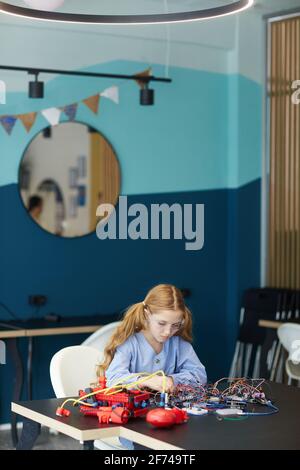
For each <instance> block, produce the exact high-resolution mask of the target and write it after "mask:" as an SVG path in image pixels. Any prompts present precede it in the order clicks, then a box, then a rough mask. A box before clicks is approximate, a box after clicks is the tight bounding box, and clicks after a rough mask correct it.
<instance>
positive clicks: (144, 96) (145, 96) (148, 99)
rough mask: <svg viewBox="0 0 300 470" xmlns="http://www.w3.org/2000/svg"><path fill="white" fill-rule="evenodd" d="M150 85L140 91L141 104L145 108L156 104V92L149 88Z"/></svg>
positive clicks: (146, 84)
mask: <svg viewBox="0 0 300 470" xmlns="http://www.w3.org/2000/svg"><path fill="white" fill-rule="evenodd" d="M148 86H149V85H148V83H145V85H144V87H143V88H142V89H141V90H140V104H141V105H143V106H151V105H153V104H154V90H152V89H151V88H148Z"/></svg>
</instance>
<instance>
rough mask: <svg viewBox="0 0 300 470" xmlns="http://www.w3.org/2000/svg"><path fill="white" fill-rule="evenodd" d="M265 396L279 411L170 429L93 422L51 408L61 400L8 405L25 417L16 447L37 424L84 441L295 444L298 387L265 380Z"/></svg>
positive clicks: (23, 445) (209, 418)
mask: <svg viewBox="0 0 300 470" xmlns="http://www.w3.org/2000/svg"><path fill="white" fill-rule="evenodd" d="M269 398H270V399H272V401H273V402H274V403H275V404H276V406H277V407H278V408H279V413H277V414H274V415H270V416H261V417H260V416H258V417H254V416H253V417H249V418H248V419H245V420H242V421H225V420H223V421H219V420H218V419H217V418H216V416H215V415H206V416H191V417H190V419H189V421H188V423H185V424H181V425H176V426H174V427H173V428H172V429H153V428H151V427H149V425H148V424H147V423H146V421H145V420H144V419H142V418H138V419H132V420H130V421H129V422H128V423H127V424H126V425H122V426H119V425H99V424H98V421H97V418H94V417H86V416H83V415H81V414H80V412H79V410H78V408H72V415H71V416H70V417H69V418H58V417H56V416H55V410H56V408H57V406H58V405H59V404H61V403H62V401H63V399H50V400H35V401H27V402H16V403H12V410H13V411H14V412H15V413H17V414H19V415H21V416H23V417H24V418H25V423H24V428H23V432H22V436H21V439H20V442H19V445H18V447H17V448H18V449H30V448H32V446H33V445H34V442H35V439H36V437H37V435H38V430H39V427H40V425H41V424H43V425H45V426H48V427H51V428H53V429H56V430H57V431H59V432H62V433H63V434H66V435H68V436H71V437H73V438H75V439H78V440H82V441H84V442H85V443H86V445H85V447H86V448H88V449H90V448H92V444H93V441H94V440H96V439H101V438H103V437H110V436H121V437H125V438H126V439H130V440H132V441H134V442H137V443H138V444H141V445H143V446H146V447H149V448H151V449H164V450H166V449H171V450H176V449H186V450H206V449H214V450H219V449H274V450H275V449H284V450H290V449H300V425H299V423H300V388H296V387H291V386H287V385H283V384H275V383H274V384H273V383H271V384H270V396H269Z"/></svg>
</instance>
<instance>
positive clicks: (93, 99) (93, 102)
mask: <svg viewBox="0 0 300 470" xmlns="http://www.w3.org/2000/svg"><path fill="white" fill-rule="evenodd" d="M99 101H100V95H99V93H98V94H97V95H94V96H90V97H89V98H86V99H85V100H82V102H83V103H84V104H85V105H86V106H87V107H88V108H89V109H90V110H91V111H93V113H95V114H97V113H98V108H99Z"/></svg>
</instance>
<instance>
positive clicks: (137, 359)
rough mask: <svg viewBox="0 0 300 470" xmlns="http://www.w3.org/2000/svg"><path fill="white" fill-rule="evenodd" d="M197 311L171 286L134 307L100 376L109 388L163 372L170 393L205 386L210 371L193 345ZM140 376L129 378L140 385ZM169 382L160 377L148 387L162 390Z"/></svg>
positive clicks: (106, 355) (108, 350)
mask: <svg viewBox="0 0 300 470" xmlns="http://www.w3.org/2000/svg"><path fill="white" fill-rule="evenodd" d="M191 334H192V318H191V312H190V311H189V309H188V308H187V307H186V305H185V304H184V300H183V297H182V294H181V291H180V290H179V289H177V288H176V287H175V286H172V285H169V284H160V285H158V286H156V287H154V288H153V289H151V290H150V291H149V292H148V294H147V295H146V297H145V300H144V301H142V302H139V303H137V304H134V305H132V306H131V307H130V308H129V309H128V310H127V312H126V314H125V316H124V318H123V321H122V323H121V324H120V326H119V327H118V328H117V330H116V332H115V333H114V334H113V336H112V337H111V339H110V341H109V343H108V344H107V346H106V348H105V350H104V361H103V363H102V364H100V373H101V374H103V373H105V375H106V379H107V385H108V386H111V385H113V384H114V383H116V382H117V381H119V380H121V379H123V378H125V377H127V376H130V374H133V373H139V372H141V373H142V372H148V373H149V374H151V373H153V372H156V371H159V370H163V371H164V373H165V374H166V376H167V379H166V391H172V389H173V388H174V386H176V385H178V384H190V385H193V384H197V383H198V384H199V383H200V384H204V383H206V379H207V377H206V372H205V368H204V366H203V365H202V364H201V362H200V361H199V359H198V357H197V355H196V353H195V351H194V349H193V347H192V345H191V344H190V343H191V341H192V335H191ZM136 380H137V377H136V376H135V377H133V378H128V380H127V379H126V382H127V383H130V382H134V381H136ZM163 380H164V379H163V377H162V376H154V377H151V378H149V379H148V380H146V381H144V382H143V384H142V386H146V387H148V388H150V389H152V390H157V391H162V389H163Z"/></svg>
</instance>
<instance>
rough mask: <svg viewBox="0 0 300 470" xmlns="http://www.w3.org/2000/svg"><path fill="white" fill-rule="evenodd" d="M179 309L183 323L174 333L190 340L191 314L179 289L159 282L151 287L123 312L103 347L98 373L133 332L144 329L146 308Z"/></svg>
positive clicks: (105, 367) (103, 371) (152, 309)
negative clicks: (142, 298) (138, 300)
mask: <svg viewBox="0 0 300 470" xmlns="http://www.w3.org/2000/svg"><path fill="white" fill-rule="evenodd" d="M147 309H148V310H150V312H155V311H158V310H174V311H175V310H180V311H181V312H182V314H183V325H182V327H181V328H180V329H179V330H178V332H177V333H175V335H177V336H181V337H182V338H183V339H184V340H186V341H189V342H191V341H192V314H191V312H190V310H189V309H188V308H187V306H186V305H185V303H184V300H183V296H182V293H181V291H180V290H179V289H178V288H177V287H175V286H172V285H170V284H159V285H157V286H155V287H153V288H152V289H151V290H150V291H149V292H148V294H147V295H146V297H145V299H144V300H143V301H141V302H139V303H137V304H134V305H131V307H129V308H128V310H127V311H126V312H125V315H124V317H123V320H122V323H121V324H120V325H119V326H118V328H117V329H116V331H115V332H114V334H113V335H112V337H111V338H110V340H109V342H108V344H107V345H106V347H105V349H104V359H103V362H102V363H101V364H100V365H99V366H98V375H104V373H105V371H106V369H107V368H108V366H109V365H110V363H111V361H112V360H113V358H114V355H115V351H116V349H117V347H118V346H120V344H123V343H124V342H125V341H126V340H127V339H128V338H129V337H130V336H132V335H133V334H134V333H138V332H139V331H141V330H143V329H146V327H147V319H146V315H145V313H146V310H147Z"/></svg>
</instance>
